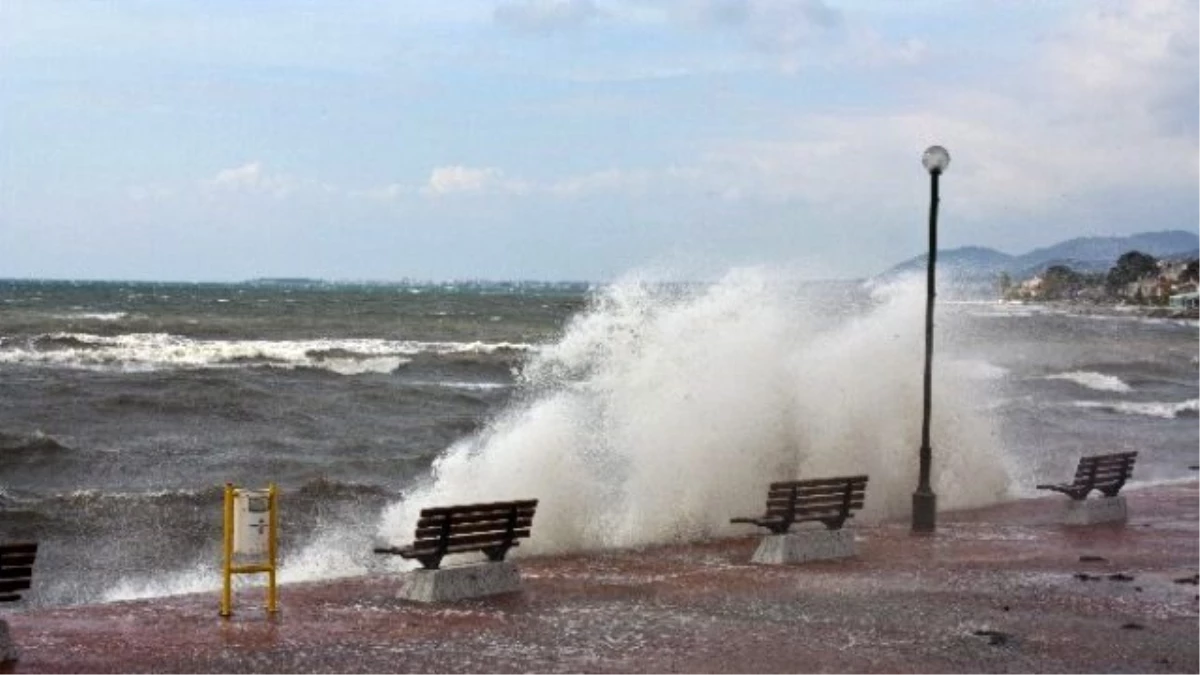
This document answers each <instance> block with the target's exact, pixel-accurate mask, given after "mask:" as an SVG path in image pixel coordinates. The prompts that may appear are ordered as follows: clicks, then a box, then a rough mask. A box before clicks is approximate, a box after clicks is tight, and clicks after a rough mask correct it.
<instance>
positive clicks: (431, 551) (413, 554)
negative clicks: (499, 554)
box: [390, 541, 521, 558]
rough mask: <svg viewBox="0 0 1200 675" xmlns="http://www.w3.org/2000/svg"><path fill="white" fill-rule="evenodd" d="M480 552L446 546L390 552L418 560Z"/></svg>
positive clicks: (470, 547) (472, 547) (475, 548)
mask: <svg viewBox="0 0 1200 675" xmlns="http://www.w3.org/2000/svg"><path fill="white" fill-rule="evenodd" d="M520 545H521V542H519V541H514V542H512V544H511V545H510V546H512V547H517V546H520ZM482 550H483V549H481V548H480V547H478V546H475V545H462V546H447V547H446V549H445V551H442V549H439V548H419V547H417V548H414V547H412V546H406V547H404V548H397V549H393V550H392V551H390V552H391V553H395V554H396V555H399V556H400V557H401V558H420V557H421V556H426V555H437V554H438V553H444V554H445V555H450V554H452V553H470V552H472V551H482Z"/></svg>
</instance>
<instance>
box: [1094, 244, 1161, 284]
mask: <svg viewBox="0 0 1200 675" xmlns="http://www.w3.org/2000/svg"><path fill="white" fill-rule="evenodd" d="M1157 272H1158V259H1157V258H1155V257H1154V256H1152V255H1146V254H1145V253H1142V252H1141V251H1129V252H1128V253H1123V254H1121V257H1120V258H1117V264H1116V265H1115V266H1113V268H1112V269H1110V270H1109V271H1108V278H1106V279H1105V282H1104V286H1105V288H1107V289H1108V292H1109V294H1110V295H1117V294H1118V293H1120V291H1121V289H1122V288H1124V287H1125V286H1127V285H1129V284H1131V283H1133V282H1135V281H1140V280H1142V279H1145V278H1146V277H1148V276H1151V275H1153V274H1155V273H1157Z"/></svg>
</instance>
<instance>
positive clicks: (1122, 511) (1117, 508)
mask: <svg viewBox="0 0 1200 675" xmlns="http://www.w3.org/2000/svg"><path fill="white" fill-rule="evenodd" d="M1128 519H1129V512H1128V510H1127V509H1126V508H1125V495H1117V496H1115V497H1096V498H1088V499H1072V500H1070V501H1068V502H1067V506H1066V509H1064V511H1063V517H1062V523H1063V525H1095V524H1098V523H1123V522H1125V521H1126V520H1128Z"/></svg>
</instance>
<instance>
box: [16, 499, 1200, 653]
mask: <svg viewBox="0 0 1200 675" xmlns="http://www.w3.org/2000/svg"><path fill="white" fill-rule="evenodd" d="M1197 488H1198V486H1197V484H1196V483H1195V482H1190V483H1186V484H1176V485H1165V486H1155V487H1148V488H1143V489H1127V491H1126V493H1127V498H1128V501H1129V510H1130V521H1129V522H1128V524H1126V525H1124V526H1113V525H1098V526H1087V527H1064V526H1061V525H1058V524H1057V523H1056V517H1057V515H1058V514H1059V512H1060V511H1061V509H1062V506H1063V502H1064V501H1065V498H1063V497H1060V496H1057V495H1054V496H1049V497H1046V498H1040V499H1030V500H1022V501H1016V502H1009V503H1006V504H1000V505H996V506H991V507H987V508H984V509H979V510H974V511H965V512H956V513H942V514H940V515H939V527H938V531H937V533H936V534H934V535H931V536H914V535H912V534H911V533H910V532H909V528H908V525H907V523H902V522H897V523H885V524H881V525H874V526H860V527H858V528H856V533H857V537H858V548H859V555H858V556H857V557H856V558H853V559H848V560H842V561H836V562H821V563H809V564H804V565H794V566H770V567H767V566H757V565H751V564H750V563H749V560H750V556H751V554H752V552H753V550H754V547H755V545H756V544H757V542H758V540H759V536H757V535H756V536H745V537H739V538H733V539H723V540H719V541H712V542H707V543H700V544H689V545H671V546H662V547H654V548H649V549H642V550H620V551H607V552H602V553H591V554H579V555H560V556H538V557H532V556H531V557H527V558H520V559H519V564H520V567H521V570H522V575H523V578H524V590H523V591H522V592H520V593H517V594H510V595H506V596H496V597H492V598H486V599H479V600H470V601H463V602H459V603H453V604H446V605H419V604H414V603H410V602H406V601H402V600H399V599H397V598H396V592H395V591H396V586H397V580H396V578H395V576H394V575H390V574H375V575H371V576H367V577H360V578H352V579H344V580H336V581H326V582H321V583H306V584H295V585H287V586H282V587H280V612H279V613H278V614H277V615H276V616H275V617H274V618H267V616H266V614H265V612H264V611H263V610H262V609H261V605H262V596H263V590H262V589H261V588H258V589H247V590H245V591H240V592H239V594H238V596H237V599H236V602H235V614H234V616H233V617H232V618H231V619H228V620H222V619H221V618H219V617H218V616H217V600H218V598H217V595H218V594H217V593H215V592H213V593H207V594H197V595H189V596H178V597H172V598H163V599H156V600H146V601H135V602H122V603H112V604H105V605H93V606H79V607H64V608H45V609H30V610H26V611H19V610H18V611H16V612H6V615H7V617H6V618H7V620H8V622H9V624H10V626H11V631H12V633H13V637H14V639H15V640H16V642H17V644H18V645H19V646H20V649H21V652H22V656H21V659H20V661H18V662H17V663H15V664H13V665H11V666H10V667H9V668H10V670H11V671H12V672H29V673H39V672H74V673H84V672H181V673H182V672H218V673H238V672H264V673H265V672H289V673H306V672H380V673H383V672H443V673H452V672H482V673H494V672H697V673H716V672H742V673H751V672H889V673H900V672H921V673H932V672H1140V673H1150V672H1180V673H1196V672H1198V671H1200V661H1198V649H1197V644H1198V641H1200V638H1198V632H1197V631H1198V628H1200V623H1198V613H1197V607H1198V600H1200V596H1198V595H1197V594H1198V592H1200V590H1198V587H1197V585H1196V580H1197V577H1196V574H1197V568H1198V566H1200V562H1198V540H1197V536H1198V531H1197V522H1198V514H1197V505H1198V493H1197ZM216 574H217V570H216V567H215V565H214V575H216Z"/></svg>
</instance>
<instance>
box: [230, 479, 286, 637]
mask: <svg viewBox="0 0 1200 675" xmlns="http://www.w3.org/2000/svg"><path fill="white" fill-rule="evenodd" d="M239 493H241V489H239V488H236V487H234V485H233V483H226V484H225V538H224V545H223V548H224V551H225V559H224V561H223V563H222V565H221V572H222V576H223V577H224V580H225V585H224V587H223V588H222V589H221V616H223V617H226V618H228V617H229V616H231V615H232V614H233V575H235V574H261V573H266V575H267V611H268V612H270V613H272V614H274V613H275V611H276V610H277V609H278V607H277V606H276V594H275V562H276V560H277V553H278V551H279V546H278V532H279V530H278V525H279V519H278V515H277V514H278V510H277V509H276V505H277V501H276V491H275V484H274V483H270V484H268V485H267V513H268V515H267V560H266V561H265V562H260V563H254V564H246V565H235V564H233V502H234V498H235V497H237V496H238V494H239Z"/></svg>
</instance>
